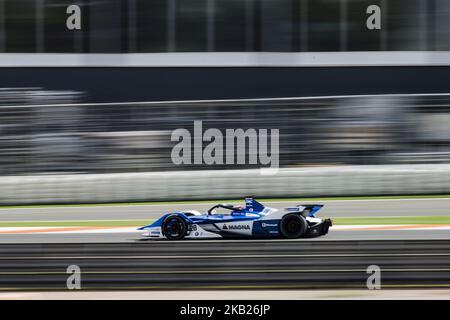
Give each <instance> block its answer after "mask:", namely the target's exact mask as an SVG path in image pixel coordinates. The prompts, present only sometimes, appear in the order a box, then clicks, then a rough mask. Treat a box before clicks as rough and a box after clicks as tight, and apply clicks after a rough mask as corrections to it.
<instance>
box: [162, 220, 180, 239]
mask: <svg viewBox="0 0 450 320" xmlns="http://www.w3.org/2000/svg"><path fill="white" fill-rule="evenodd" d="M183 231H184V226H183V224H182V223H181V221H179V220H178V219H176V218H173V219H170V220H169V221H167V223H166V225H165V228H164V233H165V234H166V235H167V236H168V237H171V238H176V237H179V236H180V235H182V234H183Z"/></svg>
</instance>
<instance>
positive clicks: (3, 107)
mask: <svg viewBox="0 0 450 320" xmlns="http://www.w3.org/2000/svg"><path fill="white" fill-rule="evenodd" d="M74 3H75V4H78V5H80V7H81V9H82V29H81V30H76V31H74V30H68V29H67V28H66V19H67V17H68V15H67V14H66V8H67V7H68V6H69V5H71V4H74ZM374 4H375V5H378V6H379V7H380V8H381V10H382V11H381V12H382V16H381V17H382V28H381V30H368V29H367V28H366V20H367V17H368V14H367V13H366V10H367V7H368V6H370V5H374ZM449 15H450V3H449V2H448V0H408V1H406V0H395V1H393V0H391V1H388V0H370V1H365V0H245V1H243V0H191V1H181V0H151V1H148V0H123V1H103V0H97V1H88V0H84V1H75V2H74V1H66V0H0V66H1V67H0V175H2V176H12V175H14V176H21V175H36V174H41V175H43V174H51V175H54V174H92V173H133V172H166V171H174V170H200V169H207V170H213V169H214V170H215V169H217V170H222V169H251V168H255V166H250V165H233V166H231V165H222V166H220V165H216V166H202V165H183V166H176V165H174V164H173V163H172V161H171V159H170V154H171V149H172V147H173V145H174V143H173V142H171V141H170V136H171V133H172V131H173V130H175V129H177V128H187V129H192V126H193V122H194V120H202V121H203V127H204V130H206V129H208V128H219V129H225V128H243V129H247V128H255V129H258V128H269V129H270V128H274V129H280V165H281V167H282V168H305V167H316V166H345V165H393V166H394V165H404V164H407V165H413V164H433V165H434V164H446V163H450V96H449V95H447V94H446V93H448V92H450V90H448V83H450V82H449V80H450V79H449V77H450V72H449V70H448V68H449V65H450V59H448V56H447V55H446V53H445V51H446V50H449V48H450V22H449V21H450V20H449V19H448V16H449ZM205 53H207V54H211V55H209V56H208V57H209V58H211V57H212V58H213V59H212V60H208V61H212V62H210V64H211V65H209V66H205V65H204V64H203V63H204V57H205V56H202V54H205ZM266 53H267V54H269V56H266V55H263V56H262V55H261V54H266ZM315 53H329V55H326V56H319V55H317V56H316V55H314V54H315ZM389 53H394V54H395V56H390V55H389ZM416 53H419V55H418V56H415V55H414V54H416ZM433 53H435V54H442V53H443V55H439V56H438V55H432V54H433ZM174 54H175V55H174ZM240 54H241V55H240ZM242 54H245V55H242ZM270 54H275V55H274V56H270ZM280 54H281V55H280ZM283 54H285V55H283ZM302 54H313V55H311V56H308V57H309V58H310V60H308V61H316V58H319V57H322V58H323V57H325V59H324V60H320V59H322V58H320V59H319V60H320V62H319V64H318V65H315V67H317V68H308V67H307V66H306V65H304V63H303V62H302V61H304V60H302V59H300V60H296V57H306V56H302ZM354 54H357V55H354ZM428 54H430V55H428ZM136 55H137V56H138V58H139V59H138V63H137V64H134V65H132V66H131V67H130V65H129V61H130V60H128V59H129V58H128V57H130V56H133V57H135V56H136ZM92 57H95V59H94V60H91V58H92ZM267 57H269V58H270V59H269V62H270V63H269V65H267V61H266V60H264V59H265V58H267ZM271 57H272V58H271ZM355 57H356V58H357V60H358V61H360V62H361V61H362V64H363V66H358V65H355V64H354V61H355V60H354V59H355ZM384 57H386V60H383V59H385V58H384ZM392 57H395V59H394V60H389V59H390V58H392ZM411 57H413V59H412V60H411ZM415 57H416V58H417V57H419V60H417V59H416V58H415ZM423 57H425V58H423ZM436 57H439V58H440V60H436V59H437V58H436ZM263 58H264V59H263ZM371 58H375V59H376V61H375V62H371ZM74 59H75V60H74ZM167 59H169V60H170V63H169V64H168V63H167V61H169V60H167ZM261 59H262V60H261ZM290 59H291V60H290ZM414 59H416V60H414ZM73 61H76V63H75V64H72V62H73ZM104 61H107V64H108V65H107V66H105V65H104V64H103V63H104ZM186 61H189V62H186ZM261 61H262V62H263V66H261V65H260V63H261ZM286 61H287V64H288V66H286V65H284V63H286ZM408 61H413V65H412V66H409V67H405V66H404V65H403V64H402V63H403V62H405V63H407V62H408ZM414 61H415V62H414ZM396 62H397V63H400V65H401V66H400V65H396V64H395V63H396ZM96 63H98V65H97V64H96ZM371 63H372V64H371ZM196 64H198V65H196ZM289 64H290V66H289ZM336 64H337V65H339V67H335V66H336ZM139 65H141V66H140V67H139ZM186 66H189V68H184V67H186ZM277 66H278V67H277ZM280 66H281V68H280ZM333 66H334V67H333ZM91 67H102V68H91ZM254 67H261V68H257V69H258V70H256V71H255V68H254ZM350 95H351V96H350ZM252 98H258V99H252ZM286 98H289V99H286ZM190 100H195V101H190ZM442 190H443V191H445V190H444V189H442ZM186 196H188V195H186Z"/></svg>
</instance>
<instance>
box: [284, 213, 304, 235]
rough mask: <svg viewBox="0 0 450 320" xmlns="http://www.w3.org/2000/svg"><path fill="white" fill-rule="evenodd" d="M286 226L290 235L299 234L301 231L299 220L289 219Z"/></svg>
mask: <svg viewBox="0 0 450 320" xmlns="http://www.w3.org/2000/svg"><path fill="white" fill-rule="evenodd" d="M285 226H286V231H287V232H288V233H289V234H296V233H298V232H299V231H300V230H301V226H300V223H298V220H297V219H295V218H294V217H292V218H289V219H288V220H287V221H286V224H285Z"/></svg>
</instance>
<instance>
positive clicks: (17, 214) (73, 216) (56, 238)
mask: <svg viewBox="0 0 450 320" xmlns="http://www.w3.org/2000/svg"><path fill="white" fill-rule="evenodd" d="M306 202H308V203H313V202H319V203H323V204H325V207H324V208H323V209H322V210H321V211H320V212H319V216H321V217H331V218H333V217H377V216H426V215H430V216H438V215H439V216H448V215H450V198H434V199H377V200H326V201H306ZM264 203H265V204H266V205H267V206H272V207H275V208H282V207H288V206H292V205H296V204H299V203H305V201H294V202H293V201H272V202H264ZM214 204H215V203H214V202H211V203H201V204H198V203H197V204H151V205H149V204H141V205H108V206H48V207H37V208H26V207H25V208H21V207H16V208H4V209H0V221H55V220H58V221H61V220H127V219H139V220H146V219H148V220H153V219H156V218H158V217H159V216H161V215H162V214H163V213H166V212H170V211H177V210H186V209H194V210H198V211H200V212H202V211H206V210H207V209H209V208H210V207H211V206H212V205H214ZM140 239H141V237H140V232H134V233H98V234H95V233H90V234H0V244H1V243H86V242H95V243H99V242H130V243H134V242H137V241H139V240H140ZM414 239H417V240H431V239H449V240H450V232H449V231H448V230H364V231H356V230H352V231H338V230H333V228H331V231H330V233H329V234H328V235H327V236H326V237H320V238H317V239H307V240H300V241H324V240H414Z"/></svg>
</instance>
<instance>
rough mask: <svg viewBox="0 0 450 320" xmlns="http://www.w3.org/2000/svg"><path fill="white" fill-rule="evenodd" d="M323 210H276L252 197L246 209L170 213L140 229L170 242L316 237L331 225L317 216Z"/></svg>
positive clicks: (314, 206)
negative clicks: (182, 240)
mask: <svg viewBox="0 0 450 320" xmlns="http://www.w3.org/2000/svg"><path fill="white" fill-rule="evenodd" d="M322 207H323V205H320V204H311V205H297V206H295V207H290V208H284V209H274V208H269V207H265V206H264V205H262V204H261V203H259V202H258V201H256V200H255V199H253V197H247V198H245V206H242V205H237V206H235V205H231V204H218V205H215V206H213V207H212V208H211V209H209V210H208V212H207V213H206V214H201V213H200V212H198V211H195V210H186V211H179V212H173V213H167V214H165V215H163V216H162V217H161V218H159V219H158V220H156V221H155V222H154V223H152V224H150V225H147V226H144V227H141V228H139V229H138V230H144V231H145V233H144V234H143V236H145V237H151V238H165V239H169V240H181V239H184V238H187V239H196V238H227V237H228V238H229V237H235V238H236V237H253V238H256V237H259V238H276V237H282V238H288V239H295V238H301V237H316V236H321V235H325V234H327V233H328V229H329V228H330V227H331V225H332V221H331V219H321V218H318V217H316V213H317V211H319V210H320V209H321V208H322ZM219 211H220V212H219Z"/></svg>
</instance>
